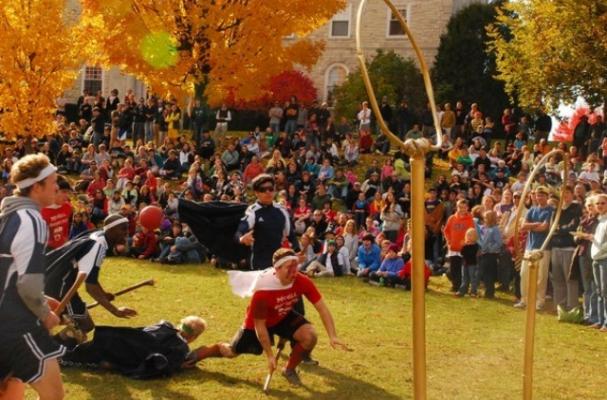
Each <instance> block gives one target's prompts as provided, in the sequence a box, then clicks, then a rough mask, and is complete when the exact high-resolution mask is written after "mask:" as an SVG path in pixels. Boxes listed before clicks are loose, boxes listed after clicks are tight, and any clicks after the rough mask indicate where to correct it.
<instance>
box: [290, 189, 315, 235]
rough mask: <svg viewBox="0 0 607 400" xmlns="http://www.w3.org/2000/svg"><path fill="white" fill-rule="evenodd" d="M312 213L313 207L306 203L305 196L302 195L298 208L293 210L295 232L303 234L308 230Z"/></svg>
mask: <svg viewBox="0 0 607 400" xmlns="http://www.w3.org/2000/svg"><path fill="white" fill-rule="evenodd" d="M311 215H312V209H311V208H310V207H309V206H308V204H307V203H306V198H305V197H300V198H299V201H298V206H297V208H296V209H295V210H294V211H293V220H294V225H295V232H296V233H297V234H298V235H301V234H302V233H304V231H305V230H306V228H307V226H308V223H309V222H310V216H311Z"/></svg>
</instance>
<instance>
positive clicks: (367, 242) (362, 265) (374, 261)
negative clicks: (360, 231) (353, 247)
mask: <svg viewBox="0 0 607 400" xmlns="http://www.w3.org/2000/svg"><path fill="white" fill-rule="evenodd" d="M362 242H363V243H362V244H361V245H360V246H359V247H358V272H357V275H358V276H359V277H369V275H370V274H371V272H375V271H377V270H378V269H379V267H380V264H381V260H380V249H379V246H378V245H377V244H375V236H373V235H372V234H367V235H365V236H364V237H363V240H362Z"/></svg>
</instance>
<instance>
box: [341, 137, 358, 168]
mask: <svg viewBox="0 0 607 400" xmlns="http://www.w3.org/2000/svg"><path fill="white" fill-rule="evenodd" d="M343 153H344V161H345V162H346V164H347V165H349V166H354V165H356V164H358V159H359V157H360V154H359V149H358V144H356V142H355V141H354V138H352V135H351V134H350V135H348V136H347V139H346V140H345V142H344V145H343Z"/></svg>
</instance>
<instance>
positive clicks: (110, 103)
mask: <svg viewBox="0 0 607 400" xmlns="http://www.w3.org/2000/svg"><path fill="white" fill-rule="evenodd" d="M118 104H120V99H119V98H118V89H112V91H111V92H110V95H109V96H108V98H107V101H106V103H105V112H106V114H107V115H108V116H109V115H110V114H111V113H112V111H115V110H117V109H118Z"/></svg>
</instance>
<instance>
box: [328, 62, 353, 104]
mask: <svg viewBox="0 0 607 400" xmlns="http://www.w3.org/2000/svg"><path fill="white" fill-rule="evenodd" d="M347 76H348V69H347V68H346V66H345V65H341V64H334V65H332V66H330V67H329V68H328V69H327V73H326V78H325V82H326V85H325V99H326V101H327V102H328V103H332V102H333V92H334V91H335V88H336V87H338V86H339V85H341V84H342V83H344V81H345V80H346V77H347Z"/></svg>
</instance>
